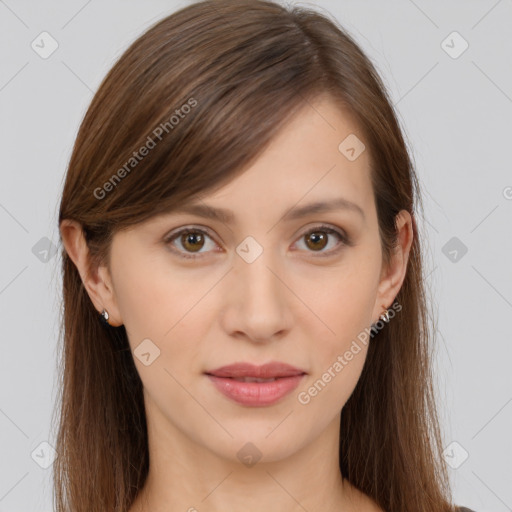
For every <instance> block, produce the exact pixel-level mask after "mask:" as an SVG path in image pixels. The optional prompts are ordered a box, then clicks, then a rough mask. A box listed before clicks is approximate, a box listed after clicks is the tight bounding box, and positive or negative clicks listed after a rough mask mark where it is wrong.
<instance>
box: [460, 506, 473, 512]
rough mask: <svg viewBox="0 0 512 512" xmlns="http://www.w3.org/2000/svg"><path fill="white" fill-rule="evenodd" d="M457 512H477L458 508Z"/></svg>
mask: <svg viewBox="0 0 512 512" xmlns="http://www.w3.org/2000/svg"><path fill="white" fill-rule="evenodd" d="M457 512H475V511H474V510H473V509H471V508H466V507H457Z"/></svg>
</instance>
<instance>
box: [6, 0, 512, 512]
mask: <svg viewBox="0 0 512 512" xmlns="http://www.w3.org/2000/svg"><path fill="white" fill-rule="evenodd" d="M186 4H187V2H176V1H163V0H159V1H157V0H151V1H145V2H143V1H142V0H139V1H133V0H132V1H124V2H121V1H120V0H117V1H114V0H103V1H101V2H100V1H99V0H89V1H84V0H72V1H66V2H64V1H60V2H57V1H39V2H37V1H32V2H29V1H26V0H25V1H23V0H5V1H2V0H0V58H1V65H0V112H1V116H0V127H1V129H0V141H1V149H2V151H1V164H0V176H1V189H0V229H1V234H2V237H1V267H0V315H1V322H0V339H1V344H2V345H1V347H2V354H1V357H0V379H1V381H0V432H1V437H0V445H1V467H0V512H13V511H18V510H32V511H50V510H51V509H52V506H51V503H52V502H51V495H52V490H51V460H52V459H51V453H52V452H51V447H50V446H48V445H47V444H45V443H49V444H50V445H52V443H53V440H54V433H53V432H50V415H51V411H52V408H53V405H54V400H55V392H56V371H55V365H56V351H55V348H56V342H57V325H58V324H57V321H58V317H59V314H60V305H59V297H60V266H59V265H60V259H59V257H58V255H55V254H54V251H55V249H56V248H57V247H58V245H59V236H58V229H57V220H56V219H57V212H58V203H59V197H60V190H61V186H62V182H63V178H64V174H65V170H66V165H67V162H68V159H69V157H70V154H71V149H72V144H73V140H74V137H75V136H76V132H77V129H78V126H79V123H80V121H81V119H82V116H83V115H84V113H85V110H86V108H87V106H88V104H89V102H90V101H91V99H92V96H93V93H94V91H95V90H96V89H97V87H98V85H99V83H100V81H101V79H102V78H103V76H104V75H105V73H106V72H107V71H108V69H109V68H110V67H111V65H112V64H113V62H114V60H115V59H116V58H117V57H118V56H119V55H120V54H121V53H122V52H123V51H124V49H125V48H126V47H127V46H128V44H129V43H130V42H132V41H133V40H134V39H135V38H136V37H137V36H138V35H139V34H141V33H142V31H143V30H144V29H146V28H147V27H148V26H150V25H151V24H153V23H154V22H155V21H156V20H158V19H160V18H162V17H164V16H165V15H167V14H170V13H171V12H173V11H174V10H176V9H178V8H179V7H182V6H184V5H186ZM310 4H312V5H317V6H319V7H320V8H322V9H327V11H329V12H331V13H332V14H333V15H334V16H335V17H336V18H337V19H338V20H339V21H340V23H341V24H342V25H343V26H344V27H345V28H346V29H347V30H348V31H349V32H350V33H351V34H352V35H353V36H354V37H355V38H356V40H357V41H358V42H359V43H360V44H361V46H362V47H363V49H364V50H365V51H366V52H367V54H368V55H369V56H370V57H371V59H372V60H373V62H374V63H375V65H376V66H377V69H378V70H379V72H380V73H381V75H382V76H383V79H384V82H385V83H386V85H387V87H388V88H389V91H390V93H391V97H392V99H393V102H394V103H395V105H396V107H397V109H398V114H399V117H400V122H401V124H402V126H403V128H404V131H405V134H406V138H407V140H408V142H409V145H410V146H411V150H412V153H413V157H414V160H415V163H416V166H417V170H418V174H419V176H420V179H421V182H422V186H423V191H424V197H425V205H426V218H425V219H424V221H423V224H422V230H423V233H424V236H426V237H427V238H428V241H426V242H427V243H426V244H425V258H426V260H425V261H426V266H427V269H426V270H427V274H428V276H429V277H428V281H429V284H430V286H431V289H432V299H431V300H432V301H433V303H434V304H435V308H436V310H437V312H438V318H439V323H438V331H437V334H438V340H439V344H438V349H437V352H436V357H437V377H438V382H439V389H440V391H439V405H440V409H441V415H442V426H443V429H444V446H445V447H446V454H445V456H446V458H447V460H448V461H449V462H450V464H451V465H452V466H454V467H453V468H450V475H451V479H452V482H453V488H454V496H455V501H456V503H458V504H461V505H466V506H469V507H471V508H474V509H475V510H476V511H478V512H484V511H491V510H492V511H497V512H502V511H506V510H507V511H510V510H512V486H510V483H511V482H512V456H511V455H512V441H511V436H510V433H511V431H512V429H511V425H512V403H511V402H512V382H511V381H512V379H511V370H510V361H511V356H512V348H511V334H510V332H511V331H510V328H511V323H510V320H511V319H512V271H511V269H510V264H511V261H512V259H511V257H510V255H511V253H512V250H511V249H512V242H511V239H512V236H511V233H512V230H511V227H512V223H511V220H512V172H511V164H510V149H511V135H512V130H511V128H512V69H511V66H512V58H511V57H512V38H511V37H510V26H511V21H512V1H511V0H500V1H495V0H492V1H462V0H459V1H452V2H444V1H441V0H438V1H435V2H427V1H420V0H415V1H412V0H400V1H398V0H396V1H387V2H380V1H377V0H374V1H364V2H363V1H360V2H357V1H334V0H331V1H327V0H326V1H320V2H310ZM43 31H47V32H48V33H49V34H51V37H52V38H53V39H55V40H56V41H57V43H58V48H57V50H56V51H55V52H54V53H53V54H52V55H50V56H49V57H47V58H42V57H41V56H40V53H37V52H36V51H35V50H34V49H33V48H32V46H31V44H32V42H33V41H34V45H36V44H37V45H39V47H36V48H38V51H39V52H41V51H43V48H42V47H43V46H44V49H45V51H47V50H48V49H50V48H51V45H50V43H51V41H50V40H49V39H48V38H47V37H48V36H40V34H41V32H43ZM453 31H457V32H458V33H459V34H460V36H461V38H463V39H461V38H459V36H456V35H455V36H453V35H450V34H452V32H453ZM45 37H46V39H44V41H43V42H41V38H45ZM464 40H465V41H467V43H468V44H469V47H468V48H467V49H466V51H464V52H463V53H462V54H460V55H457V54H458V53H459V52H460V50H462V49H463V44H464ZM443 41H444V43H443ZM450 53H451V55H450ZM455 57H456V58H455ZM466 249H467V252H466V253H465V254H464V251H465V250H466ZM41 443H43V444H41ZM452 443H455V444H452ZM465 457H467V458H466V459H465ZM45 465H49V467H47V468H46V469H45V468H44V467H41V466H45ZM507 484H508V485H507Z"/></svg>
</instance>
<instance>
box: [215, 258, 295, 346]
mask: <svg viewBox="0 0 512 512" xmlns="http://www.w3.org/2000/svg"><path fill="white" fill-rule="evenodd" d="M268 253H270V251H268ZM283 274H285V272H284V271H283V269H282V266H279V265H278V264H276V262H275V260H273V259H271V258H270V257H268V256H267V253H266V251H263V253H262V254H261V255H260V256H259V257H258V258H257V259H256V260H255V261H253V262H252V263H248V262H247V261H245V260H244V259H242V258H235V262H234V268H233V269H232V270H231V272H230V273H229V280H227V281H226V284H225V285H226V293H225V297H226V299H225V304H224V305H225V307H224V308H223V311H224V315H223V317H222V322H223V328H224V329H225V330H226V332H227V333H228V334H230V335H231V336H236V337H239V338H243V337H245V338H246V339H248V340H250V341H252V342H258V343H262V342H269V341H272V340H275V339H277V338H279V337H282V336H283V335H284V334H285V333H286V332H288V331H289V330H290V328H291V326H292V325H293V324H292V316H293V315H292V311H291V309H290V301H293V300H295V301H296V300H297V299H296V298H295V297H294V295H293V293H292V291H291V290H290V288H289V285H288V284H287V283H286V276H285V275H283Z"/></svg>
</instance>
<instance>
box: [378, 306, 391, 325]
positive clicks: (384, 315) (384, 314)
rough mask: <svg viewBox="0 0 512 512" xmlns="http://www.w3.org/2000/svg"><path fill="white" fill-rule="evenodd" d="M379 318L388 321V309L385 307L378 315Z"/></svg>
mask: <svg viewBox="0 0 512 512" xmlns="http://www.w3.org/2000/svg"><path fill="white" fill-rule="evenodd" d="M380 319H381V320H382V321H383V322H386V323H389V320H390V318H389V309H386V310H385V311H384V313H382V315H380Z"/></svg>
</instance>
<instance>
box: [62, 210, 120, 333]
mask: <svg viewBox="0 0 512 512" xmlns="http://www.w3.org/2000/svg"><path fill="white" fill-rule="evenodd" d="M59 229H60V234H61V238H62V243H63V245H64V248H65V250H66V253H67V254H68V256H69V257H70V258H71V260H72V261H73V263H74V264H75V266H76V267H77V269H78V272H79V273H80V277H81V278H82V282H83V284H84V287H85V289H86V290H87V293H88V295H89V297H90V299H91V301H92V303H93V304H94V307H95V308H96V309H97V310H98V313H101V311H102V310H103V309H106V310H107V311H108V315H109V319H108V322H109V324H110V325H112V326H115V327H118V326H119V325H122V323H123V322H122V319H121V315H120V312H119V308H118V304H117V300H116V296H115V292H114V287H113V284H112V278H111V275H110V272H109V270H108V268H107V267H106V266H99V267H97V268H94V269H91V271H90V272H89V248H88V246H87V242H86V240H85V236H84V232H83V229H82V226H81V225H80V224H79V223H77V222H76V221H73V220H69V219H64V220H63V221H62V222H61V223H60V227H59Z"/></svg>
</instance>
